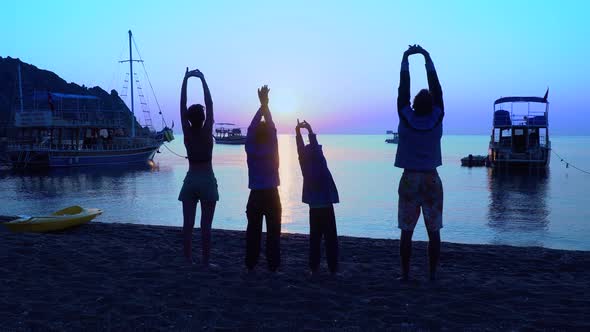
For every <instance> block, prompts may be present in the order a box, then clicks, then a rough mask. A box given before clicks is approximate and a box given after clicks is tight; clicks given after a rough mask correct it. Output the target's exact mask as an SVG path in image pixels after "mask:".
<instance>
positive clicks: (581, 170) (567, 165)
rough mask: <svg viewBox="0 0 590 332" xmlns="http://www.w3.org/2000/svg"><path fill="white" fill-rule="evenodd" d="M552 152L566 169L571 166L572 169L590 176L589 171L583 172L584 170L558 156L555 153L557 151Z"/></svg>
mask: <svg viewBox="0 0 590 332" xmlns="http://www.w3.org/2000/svg"><path fill="white" fill-rule="evenodd" d="M551 152H553V153H555V155H556V156H557V157H558V158H559V159H560V161H561V162H563V163H565V164H566V168H567V167H569V166H571V167H572V168H574V169H577V170H578V171H580V172H582V173H586V174H589V175H590V172H589V171H586V170H583V169H581V168H579V167H577V166H576V165H574V164H572V163H570V162H569V161H567V160H565V159H563V158H562V157H561V156H560V155H558V154H557V152H555V150H553V149H551Z"/></svg>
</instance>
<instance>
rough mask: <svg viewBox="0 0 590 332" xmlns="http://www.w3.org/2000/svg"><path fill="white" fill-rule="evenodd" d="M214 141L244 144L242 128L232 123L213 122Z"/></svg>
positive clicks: (244, 138) (244, 137)
mask: <svg viewBox="0 0 590 332" xmlns="http://www.w3.org/2000/svg"><path fill="white" fill-rule="evenodd" d="M215 143H217V144H229V145H242V144H246V136H245V135H244V134H242V130H241V129H240V128H238V127H236V125H235V124H233V123H216V124H215Z"/></svg>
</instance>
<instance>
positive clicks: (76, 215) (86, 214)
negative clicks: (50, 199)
mask: <svg viewBox="0 0 590 332" xmlns="http://www.w3.org/2000/svg"><path fill="white" fill-rule="evenodd" d="M100 214H102V210H100V209H85V208H82V207H80V206H70V207H68V208H65V209H63V210H59V211H57V212H54V213H52V214H50V215H47V216H35V217H22V218H20V219H16V220H13V221H10V222H7V223H4V225H6V227H7V228H8V229H10V230H11V231H13V232H35V233H45V232H52V231H59V230H62V229H66V228H70V227H74V226H79V225H82V224H86V223H88V222H89V221H90V220H92V219H94V218H96V217H97V216H98V215H100Z"/></svg>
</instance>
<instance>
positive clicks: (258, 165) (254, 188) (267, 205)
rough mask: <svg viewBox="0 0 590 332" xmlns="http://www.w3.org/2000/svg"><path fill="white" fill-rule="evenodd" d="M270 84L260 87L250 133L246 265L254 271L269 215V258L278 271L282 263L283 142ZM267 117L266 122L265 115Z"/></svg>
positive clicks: (247, 145) (267, 258)
mask: <svg viewBox="0 0 590 332" xmlns="http://www.w3.org/2000/svg"><path fill="white" fill-rule="evenodd" d="M269 91H270V89H269V88H268V86H266V85H265V86H263V87H261V88H260V89H258V99H259V100H260V108H259V109H258V111H257V112H256V114H255V115H254V118H253V119H252V123H250V126H249V127H248V134H247V135H246V146H245V148H246V155H247V159H248V188H250V196H249V197H248V205H247V207H246V215H247V217H248V228H247V230H246V267H247V268H248V270H249V271H252V270H253V269H254V267H255V266H256V264H257V263H258V256H259V255H260V241H261V235H262V219H263V217H264V218H266V260H267V264H268V269H269V270H270V271H272V272H275V271H276V270H277V269H278V268H279V265H280V264H281V248H280V241H281V199H280V197H279V189H278V186H279V185H280V181H279V145H278V140H277V129H276V128H275V124H274V122H273V121H272V116H271V114H270V110H269V108H268V100H269V99H268V93H269ZM263 117H264V121H262V118H263Z"/></svg>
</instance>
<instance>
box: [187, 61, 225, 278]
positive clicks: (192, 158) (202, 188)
mask: <svg viewBox="0 0 590 332" xmlns="http://www.w3.org/2000/svg"><path fill="white" fill-rule="evenodd" d="M191 77H197V78H199V79H200V80H201V83H202V84H203V92H204V95H205V107H203V105H200V104H195V105H191V106H190V107H189V108H188V109H187V107H186V85H187V81H188V79H189V78H191ZM180 119H181V122H182V132H183V134H184V146H185V147H186V153H187V156H188V157H187V158H188V162H189V170H188V172H187V173H186V177H185V178H184V184H183V185H182V189H181V190H180V194H179V196H178V200H179V201H182V213H183V216H184V224H183V228H182V231H183V239H184V241H183V242H184V256H185V257H186V258H187V259H188V260H189V261H191V262H192V247H191V243H192V233H193V227H194V225H195V215H196V210H197V204H198V203H199V201H201V239H202V248H201V250H202V255H201V256H202V260H201V264H202V265H203V266H205V267H207V266H209V253H210V251H211V224H212V222H213V214H214V213H215V205H216V203H217V201H218V200H219V194H218V192H217V179H215V174H214V173H213V166H212V164H211V157H212V153H213V136H212V129H213V122H214V121H213V100H212V99H211V93H210V92H209V87H208V86H207V81H205V77H204V76H203V73H201V72H200V71H199V70H191V71H189V70H188V68H187V69H186V73H185V74H184V80H183V81H182V90H181V92H180Z"/></svg>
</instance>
